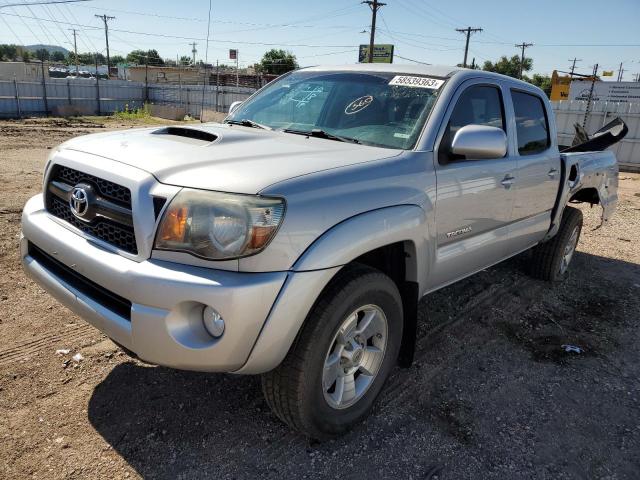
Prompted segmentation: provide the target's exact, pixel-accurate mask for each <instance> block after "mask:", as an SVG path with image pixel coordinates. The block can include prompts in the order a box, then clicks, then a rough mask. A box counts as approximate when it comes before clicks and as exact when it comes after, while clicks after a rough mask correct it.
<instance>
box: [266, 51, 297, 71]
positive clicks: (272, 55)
mask: <svg viewBox="0 0 640 480" xmlns="http://www.w3.org/2000/svg"><path fill="white" fill-rule="evenodd" d="M296 68H298V61H297V60H296V56H295V55H293V54H292V53H291V52H287V51H286V50H281V49H276V48H273V49H271V50H269V51H268V52H266V53H265V54H264V55H263V56H262V60H261V61H260V67H259V71H260V72H261V73H269V74H273V75H282V74H283V73H287V72H288V71H290V70H295V69H296Z"/></svg>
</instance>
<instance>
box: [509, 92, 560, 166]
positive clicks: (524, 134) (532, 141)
mask: <svg viewBox="0 0 640 480" xmlns="http://www.w3.org/2000/svg"><path fill="white" fill-rule="evenodd" d="M511 98H512V99H513V110H514V112H515V116H516V135H517V137H518V152H519V153H520V155H534V154H536V153H540V152H544V151H545V150H546V149H547V148H549V146H550V145H551V137H550V136H549V121H548V120H547V114H546V111H545V108H544V103H543V102H542V99H541V98H540V97H538V96H537V95H531V94H529V93H524V92H518V91H513V90H512V91H511Z"/></svg>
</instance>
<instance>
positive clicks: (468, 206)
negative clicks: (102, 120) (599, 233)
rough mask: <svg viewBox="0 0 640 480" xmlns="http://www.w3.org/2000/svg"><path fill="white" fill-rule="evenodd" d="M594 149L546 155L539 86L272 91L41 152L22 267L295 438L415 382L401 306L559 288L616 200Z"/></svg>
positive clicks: (437, 82)
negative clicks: (434, 296)
mask: <svg viewBox="0 0 640 480" xmlns="http://www.w3.org/2000/svg"><path fill="white" fill-rule="evenodd" d="M617 172H618V168H617V163H616V159H615V157H614V155H613V154H612V153H611V152H609V151H606V152H587V153H567V154H561V153H560V152H559V151H558V146H557V139H556V128H555V125H554V121H553V114H552V110H551V107H550V104H549V102H548V100H547V98H546V97H545V95H544V93H543V92H542V91H541V90H540V89H538V88H537V87H535V86H532V85H530V84H528V83H524V82H521V81H518V80H515V79H513V78H508V77H504V76H501V75H497V74H493V73H489V72H482V71H475V70H466V69H460V68H447V67H434V66H403V65H379V64H361V65H352V66H342V67H313V68H305V69H301V70H298V71H295V72H292V73H289V74H288V75H285V76H282V77H280V78H279V79H277V80H276V81H274V82H272V83H270V84H268V85H267V86H265V87H264V88H263V89H261V90H260V91H258V92H257V93H255V94H254V95H253V96H252V97H250V98H249V99H248V100H246V101H245V102H244V103H242V104H241V105H234V109H233V111H232V112H231V113H230V115H229V116H228V117H227V119H226V120H225V122H224V124H202V125H188V126H169V127H160V128H159V127H150V128H142V129H138V130H127V131H115V132H107V133H99V134H94V135H87V136H83V137H79V138H75V139H73V140H70V141H68V142H66V143H64V144H62V145H60V146H59V147H58V148H56V149H55V150H54V151H53V152H52V154H51V156H50V158H49V160H48V162H47V164H46V167H45V171H44V183H43V193H42V194H39V195H36V196H35V197H33V198H32V199H30V200H29V201H28V202H27V204H26V206H25V208H24V213H23V217H22V228H23V238H22V241H21V248H22V259H23V264H24V268H25V270H26V271H27V272H28V273H29V274H30V275H31V276H32V277H33V278H34V279H35V280H36V281H37V282H38V283H39V284H40V285H42V286H43V288H45V289H46V290H48V291H49V292H50V293H51V294H52V295H53V296H54V297H55V298H57V299H58V300H59V301H60V302H61V303H63V304H64V305H66V306H67V307H68V308H69V309H71V310H73V311H74V312H76V313H77V314H78V315H80V316H81V317H83V318H84V319H86V320H87V321H88V322H90V323H91V324H93V325H94V326H95V327H96V328H98V329H99V330H101V331H102V332H104V333H105V334H106V335H108V336H109V337H110V338H111V339H113V340H114V342H116V343H117V344H119V345H121V346H123V347H124V348H125V349H126V350H127V351H129V352H131V354H133V355H137V356H139V357H140V358H141V359H142V360H144V361H147V362H151V363H154V364H158V365H165V366H169V367H174V368H178V369H186V370H199V371H206V372H233V373H236V374H260V375H262V386H263V391H264V395H265V398H266V400H267V402H268V404H269V405H270V407H271V408H272V409H273V411H274V412H275V414H276V415H277V416H278V417H279V418H281V419H282V420H283V421H284V422H286V423H287V424H288V425H290V426H291V427H292V428H294V429H297V430H299V431H301V432H304V433H305V434H306V435H308V436H310V437H313V438H319V439H323V438H327V437H330V436H333V435H337V434H340V433H343V432H345V431H346V430H347V429H349V428H350V427H352V426H353V425H354V424H355V423H356V422H359V421H361V420H362V419H363V418H365V417H366V415H367V413H368V412H369V411H370V409H371V407H372V405H373V404H374V401H375V400H376V397H378V395H379V393H380V391H381V390H382V388H383V385H384V383H385V380H386V379H387V377H388V376H389V375H390V374H391V372H392V370H393V369H394V367H395V366H396V365H397V364H400V365H401V366H407V365H409V364H410V363H411V361H412V357H413V351H414V345H415V338H416V312H417V305H418V301H419V300H420V299H421V298H422V297H424V296H425V295H427V294H429V293H430V292H433V291H435V290H437V289H439V288H442V287H444V286H446V285H449V284H451V283H453V282H456V281H457V280H460V279H462V278H465V277H468V276H470V275H473V274H474V273H475V272H478V271H480V270H482V269H485V268H487V267H489V266H491V265H494V264H496V263H498V262H501V261H503V260H505V259H507V258H509V257H512V256H514V255H517V254H519V253H520V252H524V251H525V250H529V249H531V250H532V254H531V257H530V260H529V263H530V268H531V272H532V274H533V275H535V276H536V277H538V278H541V279H546V280H550V281H556V280H561V279H562V278H563V277H564V276H565V275H566V273H567V269H568V267H569V264H570V262H571V260H572V258H573V255H574V252H575V249H576V245H577V243H578V239H579V237H580V231H581V228H582V214H581V212H580V210H578V209H576V208H574V207H572V206H570V205H571V204H572V203H574V202H587V203H591V204H599V205H600V206H601V207H602V211H603V221H607V220H608V219H609V218H610V216H611V215H612V213H613V211H614V209H615V206H616V202H617V185H618V179H617V178H618V177H617Z"/></svg>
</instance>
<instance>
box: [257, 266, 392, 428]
mask: <svg viewBox="0 0 640 480" xmlns="http://www.w3.org/2000/svg"><path fill="white" fill-rule="evenodd" d="M401 338H402V302H401V299H400V294H399V293H398V289H397V287H396V286H395V284H394V283H393V281H392V280H391V279H390V278H389V277H387V276H386V275H384V274H382V273H381V272H379V271H377V270H374V269H372V268H369V267H365V266H360V265H355V266H348V267H345V269H344V270H343V271H341V272H340V273H338V275H337V276H336V278H335V279H334V280H333V281H332V282H331V284H330V285H329V286H328V287H327V288H326V289H325V291H324V292H323V293H322V295H321V297H320V299H319V300H318V302H317V303H316V305H315V306H314V308H313V309H312V311H311V312H310V314H309V316H308V317H307V320H306V321H305V324H304V325H303V327H302V330H301V332H300V334H299V336H298V338H297V339H296V341H295V343H294V345H293V346H292V347H291V350H290V351H289V353H288V354H287V356H286V358H285V359H284V360H283V362H282V364H281V365H280V366H278V367H277V368H276V369H275V370H273V371H271V372H269V373H266V374H264V375H263V376H262V389H263V392H264V395H265V398H266V400H267V403H268V404H269V406H270V407H271V409H272V410H273V411H274V413H275V414H276V415H277V416H278V417H279V418H280V419H281V420H283V421H284V422H286V423H287V424H288V425H289V426H291V427H292V428H294V429H296V430H299V431H301V432H303V433H305V434H306V435H308V436H310V437H313V438H317V439H324V438H328V437H331V436H335V435H338V434H341V433H343V432H345V431H347V430H348V429H349V428H350V427H351V426H353V425H354V424H355V423H357V422H359V421H361V420H362V419H363V418H365V417H366V416H367V414H368V413H369V411H370V410H371V408H372V406H373V404H374V402H375V400H376V398H377V396H378V394H379V393H380V391H381V390H382V387H383V385H384V382H385V380H386V379H387V377H388V376H389V373H390V372H391V370H392V369H393V367H394V365H395V363H396V360H397V357H398V352H399V348H400V341H401Z"/></svg>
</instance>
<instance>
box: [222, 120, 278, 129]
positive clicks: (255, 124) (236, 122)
mask: <svg viewBox="0 0 640 480" xmlns="http://www.w3.org/2000/svg"><path fill="white" fill-rule="evenodd" d="M224 123H230V124H231V125H242V126H243V127H252V128H261V129H263V130H273V128H271V127H267V126H266V125H262V124H261V123H258V122H254V121H253V120H249V119H248V118H243V119H242V120H225V121H224Z"/></svg>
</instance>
